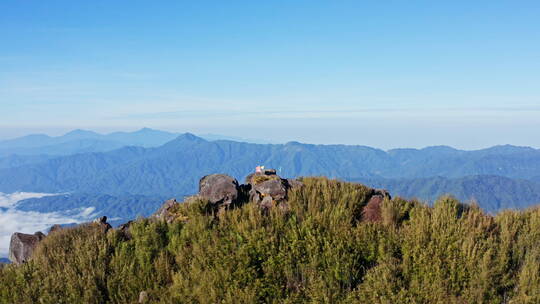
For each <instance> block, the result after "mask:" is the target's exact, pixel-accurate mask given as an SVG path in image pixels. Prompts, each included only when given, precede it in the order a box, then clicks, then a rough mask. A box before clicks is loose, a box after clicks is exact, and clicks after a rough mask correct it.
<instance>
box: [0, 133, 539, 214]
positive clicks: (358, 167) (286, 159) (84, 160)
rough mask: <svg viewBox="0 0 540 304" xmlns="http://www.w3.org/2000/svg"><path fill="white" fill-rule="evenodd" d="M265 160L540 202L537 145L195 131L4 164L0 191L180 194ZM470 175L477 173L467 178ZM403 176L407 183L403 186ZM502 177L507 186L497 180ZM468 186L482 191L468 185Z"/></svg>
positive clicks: (286, 172)
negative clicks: (320, 140) (377, 144)
mask: <svg viewBox="0 0 540 304" xmlns="http://www.w3.org/2000/svg"><path fill="white" fill-rule="evenodd" d="M259 164H263V165H266V166H268V167H273V168H276V169H278V171H279V173H280V175H282V176H285V177H296V176H308V175H325V176H328V177H332V178H341V179H345V180H371V181H373V182H374V183H375V181H378V182H380V183H381V185H386V186H387V188H389V189H390V190H391V191H395V192H396V193H397V194H402V195H406V196H417V197H421V198H423V199H429V200H431V199H433V198H434V197H436V196H438V195H439V194H444V193H454V194H455V195H456V196H459V197H460V198H464V199H468V198H470V194H471V193H472V194H474V196H475V197H476V198H477V199H478V201H479V202H480V203H482V204H488V205H489V206H490V207H489V209H490V210H491V209H493V208H498V207H497V206H502V205H504V204H510V203H511V202H509V200H510V198H512V200H513V201H515V202H520V203H521V202H523V204H528V203H530V202H536V201H535V200H536V198H537V194H538V192H540V191H539V190H538V188H537V187H536V184H535V183H533V182H532V180H533V179H537V178H538V172H540V151H539V150H535V149H532V148H526V147H514V146H497V147H492V148H489V149H483V150H477V151H462V150H457V149H453V148H450V147H444V146H441V147H428V148H425V149H395V150H390V151H388V152H386V151H383V150H379V149H375V148H370V147H366V146H347V145H311V144H301V143H298V142H289V143H287V144H279V145H270V144H250V143H241V142H235V141H225V140H219V141H207V140H204V139H202V138H200V137H197V136H195V135H193V134H189V133H186V134H183V135H181V136H178V137H177V138H175V139H174V140H172V141H169V142H167V143H165V144H164V145H161V146H159V147H155V148H143V147H123V148H120V149H116V150H113V151H109V152H99V153H81V154H75V155H70V156H63V157H56V158H53V159H45V160H42V161H39V162H38V163H34V164H26V165H24V164H23V165H21V166H17V167H12V168H4V169H0V191H2V192H8V193H9V192H15V191H32V192H60V193H63V192H75V193H78V192H85V193H99V194H109V195H115V196H122V195H146V196H151V195H159V196H181V195H185V194H190V193H195V192H196V190H197V184H198V180H199V178H200V177H201V176H203V175H206V174H211V173H217V172H222V173H228V174H230V175H232V176H235V177H236V178H238V179H239V180H242V179H243V178H244V177H245V176H246V175H247V174H249V173H250V172H251V171H252V170H253V168H254V167H255V166H256V165H259ZM466 176H477V177H476V178H474V179H470V178H465V179H463V178H464V177H466ZM491 176H496V178H495V179H494V177H491ZM433 177H444V178H445V179H440V178H433ZM501 177H506V179H502V178H501ZM517 178H519V179H520V180H510V179H517ZM396 179H397V180H399V182H400V183H402V184H403V186H399V187H398V184H397V183H398V181H394V180H396ZM404 179H408V180H412V181H404ZM526 179H529V181H525V180H526ZM381 181H385V182H386V184H384V183H382V182H381ZM434 183H435V184H434ZM497 183H500V184H501V187H499V188H497V187H495V186H496V185H498V184H497ZM421 185H424V186H423V187H421ZM426 185H432V186H431V187H428V186H426ZM460 187H461V188H460ZM468 187H472V188H474V189H482V190H481V191H480V190H478V191H476V192H471V191H466V189H468ZM522 189H530V191H528V190H527V191H522ZM482 191H483V192H482ZM480 192H481V193H480ZM488 192H492V193H488Z"/></svg>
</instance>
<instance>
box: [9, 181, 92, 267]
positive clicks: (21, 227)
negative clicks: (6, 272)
mask: <svg viewBox="0 0 540 304" xmlns="http://www.w3.org/2000/svg"><path fill="white" fill-rule="evenodd" d="M54 195H59V194H50V193H29V192H16V193H11V194H6V193H2V192H0V258H3V257H7V256H8V253H9V242H10V240H11V235H12V234H13V233H14V232H23V233H30V234H33V233H34V232H36V231H42V232H46V231H47V229H49V228H50V227H51V226H52V225H54V224H71V223H81V222H85V221H89V220H91V219H92V218H93V217H95V214H94V211H95V208H93V207H89V208H79V209H74V210H67V211H63V212H50V213H41V212H34V211H21V210H17V209H16V206H17V203H18V202H19V201H21V200H24V199H28V198H41V197H45V196H54Z"/></svg>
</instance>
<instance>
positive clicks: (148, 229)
mask: <svg viewBox="0 0 540 304" xmlns="http://www.w3.org/2000/svg"><path fill="white" fill-rule="evenodd" d="M302 183H303V186H302V187H298V188H295V189H294V190H291V192H290V193H289V195H288V199H286V200H285V201H282V202H280V203H279V204H278V205H274V207H271V209H264V208H263V207H262V205H258V204H257V203H254V202H248V203H244V204H242V205H235V207H234V208H229V209H227V210H221V211H219V212H215V210H216V209H215V206H214V205H212V204H211V203H209V201H207V200H204V199H192V200H190V201H189V202H186V203H184V204H176V205H174V206H172V207H170V209H169V210H170V212H172V214H173V217H172V219H171V220H170V221H169V222H166V221H163V220H158V219H139V220H137V221H136V222H135V223H133V224H131V226H130V227H129V230H122V229H117V230H108V232H106V230H104V229H103V227H102V226H101V225H100V224H87V225H81V226H78V227H74V228H68V229H61V230H58V231H55V232H53V233H51V234H50V235H49V236H48V237H47V238H45V240H43V241H42V242H41V243H39V245H38V247H37V248H36V251H35V252H34V256H33V257H32V259H31V260H30V261H29V262H28V263H25V264H23V265H21V266H17V265H9V266H7V267H4V268H2V269H0V303H40V302H41V303H135V302H137V301H138V300H140V299H141V298H142V299H143V301H146V302H145V303H538V302H539V301H540V293H539V291H540V268H539V264H538V260H539V259H540V251H539V250H538V248H539V247H540V239H539V238H538V233H537V232H538V231H540V209H538V208H534V209H529V210H526V211H522V212H503V213H501V214H498V215H497V216H494V217H493V216H490V215H486V214H484V213H483V212H482V211H481V210H480V209H478V208H477V207H475V206H468V205H464V204H461V203H460V202H458V201H456V200H454V199H451V198H441V199H440V200H438V201H437V203H435V205H434V206H433V207H428V206H425V205H422V204H419V203H417V202H414V201H405V200H401V199H396V198H394V199H392V200H389V199H385V200H384V201H382V202H381V201H379V202H378V203H377V204H376V205H372V198H373V197H371V199H370V193H371V194H372V193H373V190H372V189H369V188H367V187H365V186H362V185H358V184H351V183H344V182H338V181H332V180H327V179H324V178H305V179H302ZM368 202H369V203H368ZM279 206H285V207H284V208H281V207H279ZM375 206H377V207H375ZM213 210H214V211H213ZM144 299H146V300H144Z"/></svg>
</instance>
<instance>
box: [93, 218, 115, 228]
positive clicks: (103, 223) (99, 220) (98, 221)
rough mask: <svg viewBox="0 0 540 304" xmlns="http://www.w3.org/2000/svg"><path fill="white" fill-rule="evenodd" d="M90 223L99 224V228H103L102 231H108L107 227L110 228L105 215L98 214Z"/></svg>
mask: <svg viewBox="0 0 540 304" xmlns="http://www.w3.org/2000/svg"><path fill="white" fill-rule="evenodd" d="M92 223H93V224H95V225H99V226H100V227H101V229H102V230H103V232H107V231H109V229H111V228H112V226H111V225H110V224H109V223H107V217H106V216H100V217H98V218H97V219H95V220H94V221H93V222H92Z"/></svg>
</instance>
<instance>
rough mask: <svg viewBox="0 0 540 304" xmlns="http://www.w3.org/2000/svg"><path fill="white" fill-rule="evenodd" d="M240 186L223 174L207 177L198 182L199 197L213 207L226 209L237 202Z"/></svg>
mask: <svg viewBox="0 0 540 304" xmlns="http://www.w3.org/2000/svg"><path fill="white" fill-rule="evenodd" d="M239 190H240V186H239V185H238V181H237V180H236V179H234V178H233V177H230V176H228V175H225V174H212V175H207V176H205V177H203V178H201V180H200V181H199V196H200V197H201V198H204V199H207V200H208V201H210V203H212V204H214V205H219V206H223V207H228V206H230V205H232V204H234V203H236V202H237V200H238V197H239Z"/></svg>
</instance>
